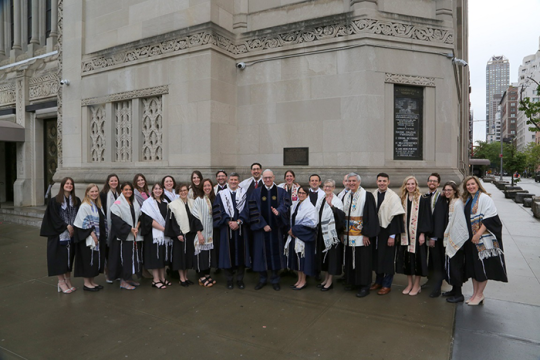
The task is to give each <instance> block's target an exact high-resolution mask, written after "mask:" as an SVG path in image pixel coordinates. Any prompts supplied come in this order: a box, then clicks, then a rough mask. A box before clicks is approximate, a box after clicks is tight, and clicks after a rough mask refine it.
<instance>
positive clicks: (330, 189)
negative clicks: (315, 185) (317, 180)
mask: <svg viewBox="0 0 540 360" xmlns="http://www.w3.org/2000/svg"><path fill="white" fill-rule="evenodd" d="M335 188H336V187H335V186H332V184H331V183H326V184H324V186H323V190H324V193H325V194H326V195H330V194H333V193H334V189H335Z"/></svg>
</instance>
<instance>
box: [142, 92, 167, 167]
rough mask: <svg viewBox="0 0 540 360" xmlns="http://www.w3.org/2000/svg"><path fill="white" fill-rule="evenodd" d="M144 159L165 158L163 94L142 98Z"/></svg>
mask: <svg viewBox="0 0 540 360" xmlns="http://www.w3.org/2000/svg"><path fill="white" fill-rule="evenodd" d="M142 103H143V112H142V135H143V143H142V160H143V161H156V160H157V161H161V160H163V113H162V108H161V105H162V101H161V96H154V97H150V98H145V99H142Z"/></svg>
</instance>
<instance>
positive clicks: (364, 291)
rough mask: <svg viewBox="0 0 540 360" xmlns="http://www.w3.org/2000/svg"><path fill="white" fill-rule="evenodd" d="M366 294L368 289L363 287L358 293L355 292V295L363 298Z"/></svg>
mask: <svg viewBox="0 0 540 360" xmlns="http://www.w3.org/2000/svg"><path fill="white" fill-rule="evenodd" d="M368 295H369V289H366V288H363V289H361V290H360V291H359V292H358V294H356V297H359V298H363V297H366V296H368Z"/></svg>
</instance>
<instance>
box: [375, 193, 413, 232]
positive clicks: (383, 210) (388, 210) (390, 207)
mask: <svg viewBox="0 0 540 360" xmlns="http://www.w3.org/2000/svg"><path fill="white" fill-rule="evenodd" d="M378 192H379V190H375V191H373V196H374V197H375V205H377V195H378ZM403 214H405V210H404V209H403V205H401V200H400V198H399V196H398V195H397V194H396V193H395V192H394V191H393V190H392V189H388V190H386V195H385V196H384V201H383V203H382V205H381V207H380V208H379V225H380V226H381V227H382V228H387V227H388V225H390V223H391V222H392V219H393V218H394V216H398V215H403Z"/></svg>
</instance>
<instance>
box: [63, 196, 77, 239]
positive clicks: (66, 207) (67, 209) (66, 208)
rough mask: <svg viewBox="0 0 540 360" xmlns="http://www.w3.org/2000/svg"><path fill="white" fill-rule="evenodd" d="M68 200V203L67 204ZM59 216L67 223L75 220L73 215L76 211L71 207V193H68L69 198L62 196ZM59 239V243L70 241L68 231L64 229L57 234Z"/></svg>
mask: <svg viewBox="0 0 540 360" xmlns="http://www.w3.org/2000/svg"><path fill="white" fill-rule="evenodd" d="M68 201H69V204H68ZM59 215H60V218H61V219H62V220H63V221H64V222H65V223H66V224H68V225H73V222H74V221H75V217H76V216H77V211H75V208H74V207H73V199H72V198H71V195H69V199H66V198H65V197H64V202H63V203H62V205H61V206H60V214H59ZM58 237H59V239H60V245H64V246H65V245H68V244H69V242H70V241H71V236H69V231H68V230H67V229H66V230H65V231H64V232H63V233H61V234H60V235H59V236H58Z"/></svg>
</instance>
